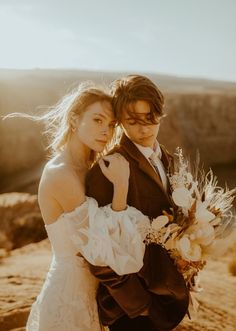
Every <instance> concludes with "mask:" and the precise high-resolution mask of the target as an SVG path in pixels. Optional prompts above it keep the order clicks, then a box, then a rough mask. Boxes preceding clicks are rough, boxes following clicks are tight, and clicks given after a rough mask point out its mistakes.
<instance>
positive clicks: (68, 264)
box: [26, 197, 149, 331]
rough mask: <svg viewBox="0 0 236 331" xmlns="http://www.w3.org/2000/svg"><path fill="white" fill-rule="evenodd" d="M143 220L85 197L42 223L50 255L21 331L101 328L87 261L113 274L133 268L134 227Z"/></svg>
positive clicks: (141, 247)
mask: <svg viewBox="0 0 236 331" xmlns="http://www.w3.org/2000/svg"><path fill="white" fill-rule="evenodd" d="M147 222H149V221H148V219H147V217H145V216H144V215H143V214H142V213H141V212H139V211H138V210H137V209H135V208H133V207H127V209H126V210H124V211H120V212H115V211H113V210H112V209H111V206H110V205H107V206H105V207H102V208H98V204H97V202H96V200H94V199H93V198H88V197H86V201H85V202H84V203H83V204H82V205H81V206H79V207H77V208H76V209H74V210H73V211H71V212H68V213H63V214H62V215H61V216H60V217H59V218H58V219H57V220H56V221H55V222H54V223H52V224H49V225H46V230H47V233H48V237H49V240H50V242H51V246H52V251H53V257H52V262H51V265H50V269H49V271H48V273H47V276H46V280H45V282H44V284H43V287H42V289H41V292H40V294H39V295H38V297H37V299H36V301H35V302H34V304H33V305H32V309H31V312H30V315H29V318H28V321H27V325H26V331H101V330H102V326H101V325H100V322H99V317H98V311H97V303H96V291H97V287H98V281H97V279H96V278H95V277H94V276H93V275H92V274H91V273H90V271H89V265H88V263H87V261H88V262H89V263H90V264H93V265H97V266H109V267H111V268H112V269H113V270H114V271H115V272H116V273H117V274H119V275H125V274H128V273H135V272H138V271H139V270H140V269H141V267H142V266H143V256H144V251H145V244H144V243H143V238H142V235H141V233H140V231H139V227H140V225H143V224H145V223H147ZM78 253H79V256H78ZM86 260H87V261H86Z"/></svg>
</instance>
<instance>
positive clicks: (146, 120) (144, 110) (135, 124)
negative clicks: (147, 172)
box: [121, 100, 160, 148]
mask: <svg viewBox="0 0 236 331" xmlns="http://www.w3.org/2000/svg"><path fill="white" fill-rule="evenodd" d="M132 112H133V114H132V115H134V117H131V116H130V115H129V113H128V112H127V111H124V112H123V114H122V117H121V126H122V128H123V130H124V132H125V134H126V136H127V137H128V138H129V139H130V140H131V141H133V142H134V143H137V144H139V145H141V146H144V147H151V148H153V147H154V143H155V140H156V138H157V134H158V131H159V127H160V122H159V121H158V119H157V122H158V123H157V124H153V123H152V122H151V121H150V118H151V116H150V115H151V110H150V105H149V104H148V102H146V101H142V100H139V101H137V102H136V103H135V105H134V106H133V107H132Z"/></svg>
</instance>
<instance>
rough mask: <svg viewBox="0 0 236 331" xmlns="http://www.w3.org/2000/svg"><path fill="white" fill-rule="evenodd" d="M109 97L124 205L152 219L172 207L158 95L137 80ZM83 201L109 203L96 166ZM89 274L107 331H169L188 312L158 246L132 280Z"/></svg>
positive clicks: (180, 283)
mask: <svg viewBox="0 0 236 331" xmlns="http://www.w3.org/2000/svg"><path fill="white" fill-rule="evenodd" d="M112 92H113V100H114V104H113V106H114V111H115V114H116V117H117V120H118V123H119V124H121V127H122V129H123V135H122V137H121V140H120V143H119V145H118V146H116V147H115V148H114V149H113V150H112V151H111V153H114V152H118V153H120V154H122V155H123V156H124V157H125V158H126V159H127V160H128V161H129V164H130V179H129V192H128V199H127V204H128V205H130V206H133V207H135V208H137V209H139V210H140V211H141V212H142V213H143V214H145V215H147V216H149V218H150V219H152V218H156V217H157V216H159V215H161V214H162V213H163V211H164V210H165V211H170V208H171V207H172V201H171V198H170V193H171V192H170V185H169V181H168V178H167V172H168V171H171V168H172V163H173V159H172V157H171V155H170V154H169V153H168V152H167V151H166V149H165V148H164V147H163V146H161V145H160V144H159V143H158V141H157V135H158V131H159V127H160V121H161V118H162V117H163V104H164V98H163V95H162V93H161V91H160V90H159V89H158V87H157V86H156V85H155V84H154V83H153V82H152V81H150V80H149V79H148V78H146V77H144V76H139V75H133V76H127V77H124V78H123V79H120V80H117V81H115V82H114V83H113V87H112ZM170 134H171V132H170ZM87 195H88V196H91V197H94V198H95V199H96V200H97V201H98V203H99V205H100V206H104V205H106V204H109V203H111V201H112V197H113V186H112V184H111V182H109V181H108V179H107V178H105V176H104V175H103V174H102V172H101V170H100V167H99V166H98V165H95V166H94V167H93V168H92V169H91V170H90V172H89V174H88V177H87ZM90 269H91V272H92V273H93V274H94V275H95V276H96V277H97V278H98V279H99V281H100V285H99V289H98V293H97V302H98V310H99V315H100V319H101V321H102V323H103V324H104V325H108V326H109V329H110V330H111V331H132V330H135V331H157V330H159V331H160V330H171V329H173V328H174V327H175V326H176V325H178V324H179V323H180V321H181V320H182V319H183V317H184V315H185V314H186V312H187V309H188V302H189V295H188V290H187V288H186V286H185V282H184V279H183V277H182V275H180V274H179V273H178V271H177V269H176V267H175V265H174V264H173V261H172V260H171V259H170V257H169V255H168V253H167V252H166V250H165V249H164V248H162V247H161V246H160V245H157V244H151V245H148V246H147V247H146V251H145V256H144V265H143V267H142V269H141V270H140V271H139V272H138V273H136V274H129V275H125V276H118V275H117V274H116V273H115V272H114V271H113V270H112V269H110V268H109V267H96V266H91V268H90Z"/></svg>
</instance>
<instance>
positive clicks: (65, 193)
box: [39, 158, 85, 211]
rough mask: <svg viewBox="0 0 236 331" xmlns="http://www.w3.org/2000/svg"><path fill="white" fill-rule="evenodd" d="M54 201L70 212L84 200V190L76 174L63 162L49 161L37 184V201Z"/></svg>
mask: <svg viewBox="0 0 236 331" xmlns="http://www.w3.org/2000/svg"><path fill="white" fill-rule="evenodd" d="M46 197H47V198H49V199H50V200H51V199H53V200H55V201H56V202H57V203H58V204H59V205H60V206H61V207H62V209H63V211H70V210H72V209H73V208H75V207H77V206H78V205H80V204H81V203H82V202H83V201H84V200H85V188H84V186H83V184H82V182H81V180H80V178H79V177H78V176H77V175H76V172H75V171H73V169H72V168H71V167H70V166H68V165H67V164H66V163H65V162H63V160H60V159H59V160H58V159H56V158H54V159H52V160H50V161H49V162H48V163H47V164H46V165H45V167H44V170H43V173H42V177H41V180H40V184H39V200H41V201H45V199H46Z"/></svg>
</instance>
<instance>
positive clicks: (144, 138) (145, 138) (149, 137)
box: [139, 135, 153, 140]
mask: <svg viewBox="0 0 236 331" xmlns="http://www.w3.org/2000/svg"><path fill="white" fill-rule="evenodd" d="M152 137H153V135H151V136H148V137H142V138H139V140H148V139H151V138H152Z"/></svg>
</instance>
